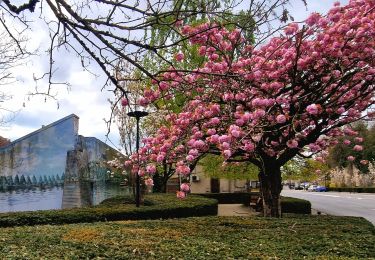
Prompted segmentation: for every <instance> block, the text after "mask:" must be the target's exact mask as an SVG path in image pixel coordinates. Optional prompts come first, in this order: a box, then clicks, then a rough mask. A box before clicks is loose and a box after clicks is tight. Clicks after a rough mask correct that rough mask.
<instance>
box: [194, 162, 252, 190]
mask: <svg viewBox="0 0 375 260" xmlns="http://www.w3.org/2000/svg"><path fill="white" fill-rule="evenodd" d="M192 176H197V177H198V179H199V181H194V177H192V182H191V192H192V193H209V192H211V178H209V177H206V176H205V174H204V173H203V169H202V167H201V166H200V165H197V167H196V168H195V169H194V171H193V173H192ZM219 182H220V192H223V193H225V192H230V193H231V192H244V191H246V180H227V179H220V180H219Z"/></svg>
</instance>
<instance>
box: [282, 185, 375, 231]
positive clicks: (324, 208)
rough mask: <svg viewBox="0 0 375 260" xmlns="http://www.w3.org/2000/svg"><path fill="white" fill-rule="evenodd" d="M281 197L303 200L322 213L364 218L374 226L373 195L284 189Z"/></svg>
mask: <svg viewBox="0 0 375 260" xmlns="http://www.w3.org/2000/svg"><path fill="white" fill-rule="evenodd" d="M281 195H283V196H288V197H294V198H300V199H305V200H308V201H310V202H311V207H312V208H313V209H315V210H317V211H320V212H322V213H326V214H328V215H337V216H356V217H364V218H365V219H367V220H368V221H370V222H372V224H374V225H375V194H373V193H349V192H308V191H301V190H288V189H284V190H283V191H282V192H281Z"/></svg>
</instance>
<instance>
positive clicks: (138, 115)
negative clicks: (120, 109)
mask: <svg viewBox="0 0 375 260" xmlns="http://www.w3.org/2000/svg"><path fill="white" fill-rule="evenodd" d="M127 115H128V116H129V117H134V118H135V119H136V120H137V132H136V135H137V138H136V151H137V162H138V170H137V176H136V177H135V178H136V181H135V182H136V184H135V205H136V206H137V208H138V207H139V205H140V188H141V179H140V177H139V154H138V151H139V120H140V119H141V118H142V117H145V116H147V115H148V113H147V112H146V111H139V110H134V111H131V112H129V113H128V114H127Z"/></svg>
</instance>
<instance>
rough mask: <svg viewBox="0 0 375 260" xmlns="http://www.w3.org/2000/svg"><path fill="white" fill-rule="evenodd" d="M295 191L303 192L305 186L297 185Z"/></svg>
mask: <svg viewBox="0 0 375 260" xmlns="http://www.w3.org/2000/svg"><path fill="white" fill-rule="evenodd" d="M294 189H295V190H303V186H302V185H297V186H295V187H294Z"/></svg>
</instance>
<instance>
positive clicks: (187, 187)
mask: <svg viewBox="0 0 375 260" xmlns="http://www.w3.org/2000/svg"><path fill="white" fill-rule="evenodd" d="M180 190H181V191H184V192H189V191H190V185H189V184H187V183H182V184H181V186H180Z"/></svg>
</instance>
